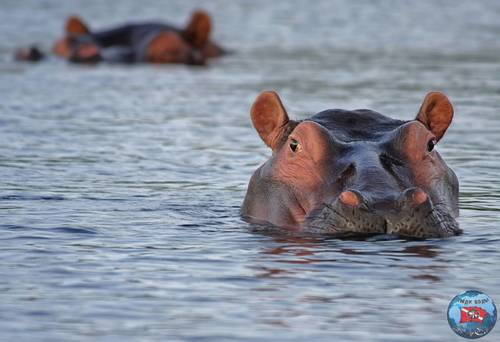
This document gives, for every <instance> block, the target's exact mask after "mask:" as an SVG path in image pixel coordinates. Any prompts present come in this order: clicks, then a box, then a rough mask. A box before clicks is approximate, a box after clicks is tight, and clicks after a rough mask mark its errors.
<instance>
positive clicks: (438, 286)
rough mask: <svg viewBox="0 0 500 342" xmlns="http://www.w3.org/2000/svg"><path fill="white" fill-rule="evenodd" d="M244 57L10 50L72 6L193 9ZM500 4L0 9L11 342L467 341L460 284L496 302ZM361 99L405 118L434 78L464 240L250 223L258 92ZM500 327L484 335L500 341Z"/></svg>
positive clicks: (3, 283) (43, 5)
mask: <svg viewBox="0 0 500 342" xmlns="http://www.w3.org/2000/svg"><path fill="white" fill-rule="evenodd" d="M200 6H202V7H204V8H206V9H207V10H208V11H209V12H211V13H212V14H213V16H214V22H215V36H216V39H217V40H218V41H220V42H221V43H222V44H223V45H225V46H227V47H229V48H231V49H233V50H235V51H236V52H237V53H236V54H234V55H232V56H229V57H227V58H224V59H221V60H218V61H214V62H213V63H211V65H210V67H208V68H193V69H191V68H188V67H183V66H165V67H155V66H134V67H130V66H109V65H100V66H97V67H79V66H72V65H68V64H66V63H65V62H62V61H57V60H51V61H47V62H44V63H40V64H35V65H31V64H16V63H14V62H12V61H11V53H12V50H13V49H14V48H15V47H18V46H23V45H27V44H30V43H32V42H38V43H39V44H40V46H42V47H43V48H44V49H48V48H49V47H50V45H51V43H52V41H53V40H54V39H55V38H57V37H58V36H59V35H60V32H61V30H62V25H63V20H64V18H65V16H67V15H68V14H73V13H77V14H80V15H82V16H83V17H84V18H85V19H87V21H88V22H89V24H90V25H91V26H92V27H103V26H105V25H110V24H115V23H120V22H123V21H126V20H139V19H145V18H148V19H149V18H157V19H162V20H167V21H170V22H172V23H177V24H182V23H183V22H184V21H185V20H186V19H187V16H188V13H189V12H190V11H191V10H192V9H193V8H195V7H200ZM499 18H500V3H499V2H498V1H451V0H450V1H414V2H411V3H410V2H406V1H380V2H376V4H375V2H372V1H356V2H353V1H348V0H338V1H328V0H324V1H314V2H311V1H287V2H270V1H264V0H262V1H222V0H221V1H212V2H209V3H205V2H201V1H200V2H198V3H196V2H191V1H184V0H178V1H169V2H158V1H132V0H126V1H120V2H116V1H106V2H103V1H100V0H92V1H81V2H77V1H55V0H44V1H37V0H32V1H22V2H21V1H17V0H16V1H14V0H3V1H2V2H1V3H0V32H1V34H2V38H3V39H2V40H1V41H0V233H1V235H0V238H1V240H0V339H1V340H2V341H28V340H36V341H80V340H99V341H115V340H120V341H128V340H131V341H132V340H133V341H136V340H143V341H176V340H191V341H225V340H245V341H254V340H277V341H279V340H286V341H306V340H307V341H336V340H353V341H384V342H385V341H423V340H425V341H462V338H460V337H458V336H456V335H454V333H453V332H452V331H451V330H450V328H449V327H448V323H447V320H446V309H447V306H448V303H449V301H450V300H451V298H453V297H454V296H455V295H456V294H457V293H459V292H462V291H464V290H467V289H470V288H473V289H479V290H482V291H485V292H486V293H488V294H489V295H490V296H492V297H493V299H494V300H496V302H497V304H500V286H499V285H500V238H499V233H500V227H499V218H500V204H499V201H500V180H499V176H498V175H499V171H500V169H499V166H500V162H499V160H500V147H499V146H500V125H499V124H500V117H499V109H500V57H499V56H500V20H499ZM264 89H276V90H278V91H279V93H280V94H281V96H282V98H283V100H284V102H285V105H286V106H287V108H288V110H289V113H290V114H291V116H294V117H297V118H303V117H305V116H306V115H308V114H311V113H315V112H318V111H320V110H323V109H326V108H350V109H352V108H360V107H367V108H371V109H374V110H377V111H379V112H382V113H384V114H387V115H390V116H393V117H397V118H402V119H411V118H412V117H413V116H414V115H415V113H416V112H417V110H418V107H419V106H420V103H421V101H422V99H423V97H424V95H425V94H426V92H427V91H429V90H442V91H444V92H446V93H447V94H448V95H449V97H450V99H451V100H452V102H453V103H454V105H455V111H456V116H455V120H454V123H453V124H452V126H451V128H450V129H449V131H448V133H447V135H446V137H445V138H444V139H443V140H442V141H441V142H440V143H439V147H438V149H439V151H440V152H441V153H442V155H443V156H444V158H445V159H446V160H447V162H448V164H449V165H450V166H451V167H452V168H453V169H454V170H455V171H456V173H457V175H458V177H459V179H460V183H461V191H460V201H461V205H460V208H461V217H460V224H461V227H462V228H463V229H464V231H465V234H464V235H462V236H459V237H456V238H450V239H445V240H426V241H410V242H409V241H401V240H396V241H394V240H393V241H341V240H335V239H329V240H322V239H305V238H304V239H300V238H293V237H286V236H280V235H279V234H271V233H270V234H265V233H263V232H255V231H252V230H251V229H250V227H249V225H248V224H247V223H245V222H243V221H242V220H241V219H240V218H239V206H240V203H241V202H242V199H243V196H244V194H245V189H246V184H247V181H248V179H249V177H250V175H251V173H252V172H253V170H255V168H256V167H257V166H258V165H259V164H260V163H262V162H263V161H264V160H265V159H266V157H267V156H268V155H269V153H270V152H269V150H267V149H266V147H265V146H264V144H263V143H262V142H261V141H260V140H259V138H258V136H257V134H256V133H255V132H254V130H253V129H252V128H251V124H250V120H249V115H248V112H249V107H250V105H251V103H252V101H253V99H254V98H255V97H256V95H257V94H258V93H259V92H260V91H261V90H264ZM499 337H500V329H499V328H498V327H497V328H495V330H493V331H492V332H491V333H490V335H488V336H487V337H485V338H483V339H482V341H498V340H499Z"/></svg>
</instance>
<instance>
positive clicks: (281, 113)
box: [250, 91, 290, 150]
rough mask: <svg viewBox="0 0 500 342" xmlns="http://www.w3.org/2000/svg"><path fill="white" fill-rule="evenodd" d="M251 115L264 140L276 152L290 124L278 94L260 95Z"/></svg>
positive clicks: (271, 92) (269, 92)
mask: <svg viewBox="0 0 500 342" xmlns="http://www.w3.org/2000/svg"><path fill="white" fill-rule="evenodd" d="M250 115H251V117H252V123H253V126H254V127H255V129H256V130H257V132H258V133H259V135H260V137H261V138H262V140H263V141H264V142H265V143H266V145H267V146H269V147H270V148H271V149H273V150H274V149H275V148H276V147H277V146H278V143H279V142H280V140H281V139H280V138H281V136H282V135H283V133H285V131H286V126H287V124H288V123H289V122H290V119H289V118H288V114H287V113H286V110H285V108H284V107H283V104H282V103H281V100H280V98H279V96H278V94H277V93H276V92H274V91H264V92H262V93H260V95H259V96H258V97H257V99H256V100H255V102H254V103H253V105H252V109H251V111H250Z"/></svg>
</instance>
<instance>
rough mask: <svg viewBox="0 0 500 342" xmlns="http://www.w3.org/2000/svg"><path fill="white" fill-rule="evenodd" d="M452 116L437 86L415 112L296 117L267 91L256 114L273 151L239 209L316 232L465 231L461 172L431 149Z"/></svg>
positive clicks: (444, 233)
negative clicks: (398, 116) (401, 116)
mask: <svg viewBox="0 0 500 342" xmlns="http://www.w3.org/2000/svg"><path fill="white" fill-rule="evenodd" d="M452 117H453V107H452V106H451V103H450V102H449V100H448V99H447V97H446V96H445V95H443V94H441V93H437V92H434V93H429V94H428V95H427V97H426V98H425V100H424V103H423V104H422V107H421V108H420V111H419V113H418V115H417V118H416V119H415V120H412V121H401V120H394V119H391V118H388V117H386V116H384V115H382V114H379V113H376V112H374V111H371V110H366V109H363V110H354V111H347V110H326V111H323V112H320V113H318V114H316V115H314V116H312V117H310V118H308V119H306V120H303V121H300V122H299V121H292V120H289V118H288V115H287V113H286V111H285V109H284V107H283V105H282V103H281V101H280V99H279V97H278V96H277V94H276V93H274V92H264V93H262V94H261V95H260V96H259V97H258V98H257V100H256V101H255V103H254V105H253V107H252V121H253V124H254V126H255V128H256V130H257V132H258V133H259V135H260V136H261V138H262V139H263V140H264V142H265V143H266V144H267V145H268V146H269V147H270V148H271V149H272V151H273V154H272V156H271V158H270V159H269V160H268V161H266V163H264V164H263V165H262V166H261V167H260V168H259V169H258V170H257V171H256V172H255V173H254V175H253V176H252V178H251V180H250V184H249V186H248V191H247V195H246V197H245V201H244V203H243V206H242V215H243V216H244V217H245V218H247V219H248V220H249V221H252V222H254V221H255V222H268V223H271V224H274V225H277V226H281V227H285V228H288V229H292V230H295V231H307V232H314V233H325V234H336V235H373V234H391V235H398V236H404V237H413V238H431V237H449V236H453V235H458V234H460V233H461V230H460V228H459V226H458V223H457V222H456V220H455V218H456V217H457V216H458V180H457V177H456V175H455V174H454V172H453V171H452V170H451V169H450V168H449V167H448V166H447V165H446V163H445V162H444V161H443V159H442V158H441V156H440V155H439V154H438V152H437V151H436V150H435V148H434V147H435V145H436V144H437V142H438V141H439V140H440V139H441V138H442V136H443V135H444V133H445V131H446V129H447V128H448V126H449V124H450V123H451V120H452Z"/></svg>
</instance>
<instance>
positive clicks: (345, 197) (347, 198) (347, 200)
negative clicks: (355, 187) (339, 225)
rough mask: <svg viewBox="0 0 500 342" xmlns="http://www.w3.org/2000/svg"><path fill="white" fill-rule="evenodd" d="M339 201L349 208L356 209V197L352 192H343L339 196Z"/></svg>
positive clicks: (357, 199)
mask: <svg viewBox="0 0 500 342" xmlns="http://www.w3.org/2000/svg"><path fill="white" fill-rule="evenodd" d="M339 200H340V202H342V203H344V204H346V205H348V206H351V207H357V206H358V205H359V198H358V195H356V194H355V193H354V192H352V191H349V190H347V191H343V192H342V193H341V194H340V195H339Z"/></svg>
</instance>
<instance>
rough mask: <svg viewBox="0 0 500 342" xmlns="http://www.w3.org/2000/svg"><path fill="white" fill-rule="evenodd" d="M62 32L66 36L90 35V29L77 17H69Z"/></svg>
mask: <svg viewBox="0 0 500 342" xmlns="http://www.w3.org/2000/svg"><path fill="white" fill-rule="evenodd" d="M64 31H65V32H66V35H68V36H78V35H81V34H89V33H90V29H89V27H88V26H87V24H85V23H84V22H83V20H82V19H81V18H80V17H77V16H70V17H68V19H66V25H65V26H64Z"/></svg>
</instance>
